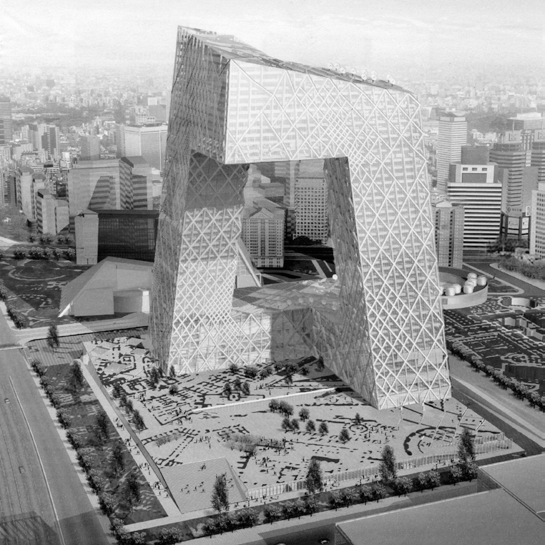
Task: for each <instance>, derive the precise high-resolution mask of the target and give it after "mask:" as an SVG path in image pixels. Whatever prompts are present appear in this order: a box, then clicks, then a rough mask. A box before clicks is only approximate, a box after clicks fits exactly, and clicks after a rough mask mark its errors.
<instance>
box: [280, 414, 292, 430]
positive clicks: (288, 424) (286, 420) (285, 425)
mask: <svg viewBox="0 0 545 545" xmlns="http://www.w3.org/2000/svg"><path fill="white" fill-rule="evenodd" d="M281 427H282V430H284V431H285V432H288V431H291V429H292V428H291V420H290V417H289V416H285V417H284V420H282V424H281Z"/></svg>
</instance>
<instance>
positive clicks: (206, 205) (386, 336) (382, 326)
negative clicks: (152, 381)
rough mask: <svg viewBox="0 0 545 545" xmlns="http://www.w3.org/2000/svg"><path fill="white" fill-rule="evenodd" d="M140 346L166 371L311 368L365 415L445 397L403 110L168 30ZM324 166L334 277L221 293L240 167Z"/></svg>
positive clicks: (409, 100) (403, 105)
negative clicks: (155, 222) (164, 132)
mask: <svg viewBox="0 0 545 545" xmlns="http://www.w3.org/2000/svg"><path fill="white" fill-rule="evenodd" d="M176 47H177V49H176V63H175V70H174V78H173V87H172V100H171V112H170V121H169V132H168V141H167V165H166V170H165V187H164V202H163V205H162V209H161V213H160V218H159V232H158V239H157V250H156V257H155V265H154V278H153V288H152V301H151V313H150V335H151V339H152V342H153V346H154V351H155V355H156V356H157V358H158V360H159V362H160V365H161V366H162V368H163V369H164V370H165V371H166V370H170V368H171V367H173V368H174V370H175V371H176V373H178V374H181V373H194V372H199V371H205V370H211V369H220V368H224V367H226V366H227V365H229V364H230V363H231V362H235V363H237V364H238V365H248V364H257V363H261V362H264V361H271V360H283V359H287V358H297V357H305V356H310V355H314V356H316V357H321V358H323V361H324V363H325V364H326V365H327V366H328V367H329V368H330V369H331V370H332V371H333V372H335V373H336V374H337V375H338V376H339V377H340V378H341V379H342V380H343V381H344V382H345V383H346V384H348V385H349V386H350V387H351V388H352V389H353V390H355V391H356V392H358V393H360V394H361V395H362V396H363V397H364V398H365V399H366V400H367V401H368V402H369V403H371V404H372V405H373V406H375V407H377V408H379V409H384V408H391V407H399V406H403V405H408V404H412V403H423V402H426V401H433V400H441V399H444V398H447V397H449V396H450V380H449V372H448V360H447V353H446V349H445V338H444V325H443V317H442V309H441V302H440V289H439V278H438V269H437V258H436V255H435V243H434V230H433V223H432V216H431V204H430V192H429V184H428V180H427V173H426V160H425V157H424V154H423V151H424V144H423V132H422V129H421V120H420V107H419V104H418V101H417V99H416V98H415V97H414V96H413V95H412V94H411V93H410V92H407V91H406V90H404V89H402V88H400V87H397V86H395V85H392V84H391V83H387V82H381V81H371V80H367V79H364V78H362V77H359V76H358V75H356V74H353V73H342V72H341V71H334V70H329V69H324V68H314V67H310V66H305V65H302V64H298V63H293V62H285V61H282V60H279V59H276V58H273V57H270V56H268V55H266V54H264V53H262V52H260V51H258V50H256V49H254V48H252V47H250V46H248V45H246V44H244V43H242V42H240V41H238V40H236V39H235V38H233V37H232V36H223V35H217V34H214V33H211V32H206V31H201V30H196V29H190V28H183V27H180V28H179V30H178V40H177V46H176ZM308 159H324V174H325V178H326V181H327V184H328V191H329V207H330V210H329V214H330V223H331V238H332V241H333V245H334V252H335V264H336V270H337V276H336V277H333V278H329V279H322V280H312V281H309V280H306V281H301V282H287V283H284V284H272V285H267V286H263V287H261V286H255V287H246V288H240V289H235V285H236V284H235V281H236V276H237V270H238V268H239V266H240V245H239V242H238V241H239V238H240V236H241V221H242V211H243V206H244V199H243V188H244V186H245V184H246V181H247V174H248V168H249V165H250V164H259V163H262V162H272V161H292V160H308Z"/></svg>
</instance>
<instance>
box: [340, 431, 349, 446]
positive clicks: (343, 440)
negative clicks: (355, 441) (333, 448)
mask: <svg viewBox="0 0 545 545" xmlns="http://www.w3.org/2000/svg"><path fill="white" fill-rule="evenodd" d="M339 441H340V442H341V443H347V442H348V441H350V432H349V431H348V430H347V429H346V428H343V429H342V430H341V433H339Z"/></svg>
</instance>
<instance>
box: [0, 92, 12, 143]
mask: <svg viewBox="0 0 545 545" xmlns="http://www.w3.org/2000/svg"><path fill="white" fill-rule="evenodd" d="M12 138H13V127H12V120H11V101H10V99H9V98H8V97H6V96H0V146H3V145H5V144H9V142H10V141H11V139H12Z"/></svg>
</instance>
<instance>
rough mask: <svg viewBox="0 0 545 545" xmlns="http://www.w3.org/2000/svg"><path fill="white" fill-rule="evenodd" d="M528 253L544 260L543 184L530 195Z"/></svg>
mask: <svg viewBox="0 0 545 545" xmlns="http://www.w3.org/2000/svg"><path fill="white" fill-rule="evenodd" d="M530 253H531V254H534V255H535V256H536V257H537V258H538V259H543V258H545V183H541V184H539V189H537V190H536V191H533V194H532V222H531V236H530Z"/></svg>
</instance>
